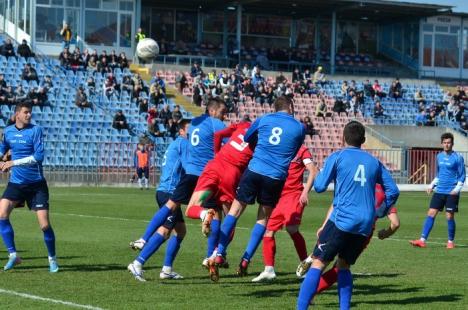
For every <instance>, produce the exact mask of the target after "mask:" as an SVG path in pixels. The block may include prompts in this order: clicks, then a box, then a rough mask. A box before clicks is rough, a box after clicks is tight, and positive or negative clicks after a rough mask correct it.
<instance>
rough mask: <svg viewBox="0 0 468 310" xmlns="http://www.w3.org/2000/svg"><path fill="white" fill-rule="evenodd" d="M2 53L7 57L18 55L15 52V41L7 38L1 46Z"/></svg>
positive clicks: (0, 52)
mask: <svg viewBox="0 0 468 310" xmlns="http://www.w3.org/2000/svg"><path fill="white" fill-rule="evenodd" d="M0 54H2V55H3V56H5V57H7V58H8V57H16V54H15V48H14V47H13V43H12V42H11V39H6V40H5V43H3V45H2V46H0Z"/></svg>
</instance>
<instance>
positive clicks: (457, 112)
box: [455, 103, 465, 122]
mask: <svg viewBox="0 0 468 310" xmlns="http://www.w3.org/2000/svg"><path fill="white" fill-rule="evenodd" d="M464 112H465V105H464V104H463V103H459V104H458V105H457V106H456V107H455V121H457V122H460V121H461V118H462V116H463V113H464Z"/></svg>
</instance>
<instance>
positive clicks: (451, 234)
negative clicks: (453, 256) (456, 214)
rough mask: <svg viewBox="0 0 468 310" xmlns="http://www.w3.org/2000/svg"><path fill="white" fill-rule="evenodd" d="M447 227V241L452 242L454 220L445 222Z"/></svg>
mask: <svg viewBox="0 0 468 310" xmlns="http://www.w3.org/2000/svg"><path fill="white" fill-rule="evenodd" d="M447 225H448V239H449V241H453V240H454V239H455V229H456V225H455V219H451V220H447Z"/></svg>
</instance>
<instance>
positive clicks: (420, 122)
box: [416, 111, 427, 126]
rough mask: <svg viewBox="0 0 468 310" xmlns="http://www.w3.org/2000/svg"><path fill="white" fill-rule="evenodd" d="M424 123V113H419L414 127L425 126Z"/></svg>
mask: <svg viewBox="0 0 468 310" xmlns="http://www.w3.org/2000/svg"><path fill="white" fill-rule="evenodd" d="M426 122H427V117H426V111H421V112H420V113H419V114H418V115H416V126H425V125H426Z"/></svg>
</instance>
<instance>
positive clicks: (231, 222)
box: [218, 214, 237, 256]
mask: <svg viewBox="0 0 468 310" xmlns="http://www.w3.org/2000/svg"><path fill="white" fill-rule="evenodd" d="M236 223H237V218H236V217H235V216H232V215H230V214H228V215H226V217H225V218H224V221H223V225H221V233H220V235H219V244H218V255H223V256H226V248H227V246H228V244H229V239H230V238H231V233H232V230H233V229H234V228H235V227H236Z"/></svg>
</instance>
